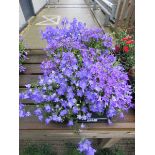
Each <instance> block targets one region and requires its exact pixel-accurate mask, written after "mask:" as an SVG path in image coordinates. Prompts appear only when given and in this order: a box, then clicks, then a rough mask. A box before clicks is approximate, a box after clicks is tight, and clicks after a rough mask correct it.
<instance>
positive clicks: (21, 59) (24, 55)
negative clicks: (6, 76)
mask: <svg viewBox="0 0 155 155" xmlns="http://www.w3.org/2000/svg"><path fill="white" fill-rule="evenodd" d="M26 59H27V52H26V51H25V45H24V42H23V38H22V37H21V36H20V37H19V72H20V73H22V72H25V69H26V68H25V67H24V66H23V62H24V61H25V60H26Z"/></svg>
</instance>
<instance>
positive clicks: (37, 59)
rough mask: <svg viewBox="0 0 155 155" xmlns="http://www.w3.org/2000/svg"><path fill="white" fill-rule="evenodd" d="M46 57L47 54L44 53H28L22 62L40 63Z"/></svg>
mask: <svg viewBox="0 0 155 155" xmlns="http://www.w3.org/2000/svg"><path fill="white" fill-rule="evenodd" d="M46 58H47V56H46V55H45V54H40V55H37V54H33V55H32V54H29V55H28V59H27V60H26V61H25V62H24V64H27V63H28V64H29V63H32V64H34V63H38V64H40V63H41V62H42V61H43V60H45V59H46Z"/></svg>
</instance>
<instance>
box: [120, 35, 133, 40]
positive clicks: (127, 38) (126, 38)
mask: <svg viewBox="0 0 155 155" xmlns="http://www.w3.org/2000/svg"><path fill="white" fill-rule="evenodd" d="M131 38H132V37H131V36H127V37H125V38H122V41H127V40H129V39H131Z"/></svg>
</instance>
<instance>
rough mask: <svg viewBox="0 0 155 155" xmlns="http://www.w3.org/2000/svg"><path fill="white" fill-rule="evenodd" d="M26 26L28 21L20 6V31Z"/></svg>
mask: <svg viewBox="0 0 155 155" xmlns="http://www.w3.org/2000/svg"><path fill="white" fill-rule="evenodd" d="M25 24H26V20H25V17H24V14H23V12H22V9H21V6H20V4H19V29H20V28H22V27H23V26H24V25H25Z"/></svg>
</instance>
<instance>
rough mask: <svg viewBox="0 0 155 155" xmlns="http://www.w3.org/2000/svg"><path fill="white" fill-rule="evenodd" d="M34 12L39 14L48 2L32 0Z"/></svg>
mask: <svg viewBox="0 0 155 155" xmlns="http://www.w3.org/2000/svg"><path fill="white" fill-rule="evenodd" d="M32 3H33V8H34V12H35V13H37V12H38V11H39V10H40V9H41V8H42V7H43V6H44V5H45V4H46V3H47V0H32Z"/></svg>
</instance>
